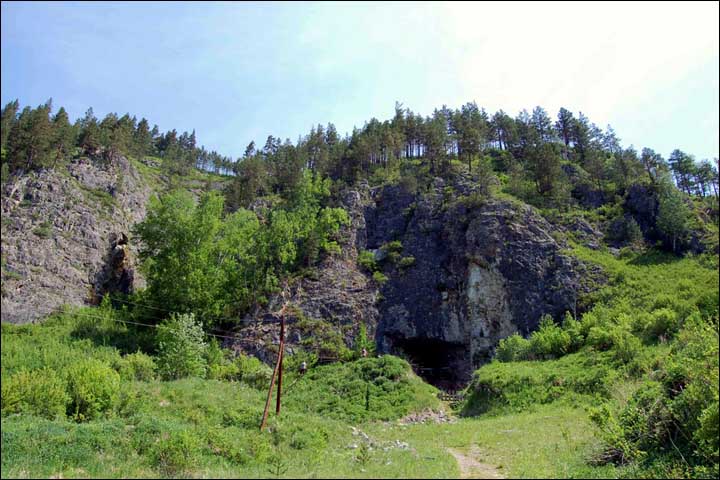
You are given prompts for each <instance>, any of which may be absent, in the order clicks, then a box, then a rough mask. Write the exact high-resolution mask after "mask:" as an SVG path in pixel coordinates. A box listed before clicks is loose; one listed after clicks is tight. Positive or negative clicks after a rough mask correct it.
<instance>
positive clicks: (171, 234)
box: [136, 172, 348, 325]
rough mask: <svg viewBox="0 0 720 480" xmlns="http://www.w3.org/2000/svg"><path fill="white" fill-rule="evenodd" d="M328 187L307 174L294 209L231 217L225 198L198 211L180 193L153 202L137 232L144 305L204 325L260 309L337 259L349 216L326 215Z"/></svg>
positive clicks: (330, 211) (211, 198) (214, 196)
mask: <svg viewBox="0 0 720 480" xmlns="http://www.w3.org/2000/svg"><path fill="white" fill-rule="evenodd" d="M329 193H330V192H329V182H328V180H323V179H321V178H320V177H318V176H316V175H313V174H311V173H309V172H308V173H306V174H305V175H304V176H303V178H302V181H301V183H299V185H298V186H297V188H296V190H295V192H294V193H293V202H285V203H282V204H280V205H277V206H276V207H275V208H271V209H267V210H265V211H261V212H259V215H260V216H258V214H256V213H254V212H252V211H249V210H245V209H239V210H237V211H235V212H233V213H229V214H226V213H225V211H224V206H223V202H224V200H223V197H222V196H221V195H219V194H218V193H217V192H210V193H207V194H205V195H204V196H203V197H202V198H201V199H200V201H199V202H198V203H197V204H196V203H195V201H194V200H193V198H192V196H190V195H189V194H188V193H186V192H182V191H177V192H174V193H170V194H168V195H165V196H163V197H162V198H160V199H157V200H154V201H152V202H151V204H150V206H149V208H148V213H147V217H146V218H145V220H144V221H143V222H141V223H140V224H138V225H137V228H136V233H137V234H138V235H139V237H140V239H141V240H142V242H143V243H142V245H143V249H142V251H141V254H140V255H141V258H142V259H143V260H144V262H143V271H144V273H145V276H146V278H147V280H148V288H147V290H146V291H145V292H144V297H143V299H144V300H145V301H149V302H150V303H151V304H152V305H154V306H155V307H156V308H159V309H161V310H163V311H169V312H183V313H194V314H196V315H197V317H198V319H200V320H201V322H202V323H203V324H204V325H213V324H215V323H217V322H218V321H221V320H228V319H231V318H232V317H233V316H235V315H242V314H244V313H245V312H246V311H247V309H248V308H250V307H251V306H253V305H255V304H257V303H263V302H264V301H265V298H266V296H267V295H268V294H269V293H270V292H272V291H275V290H276V289H277V288H278V286H279V285H280V282H281V280H282V279H283V278H286V277H287V276H288V275H290V274H292V273H293V272H296V271H297V270H298V269H300V268H302V267H305V266H310V265H313V264H314V263H315V262H316V261H317V260H318V258H319V255H321V254H323V253H327V252H333V251H337V244H336V243H335V242H334V240H333V235H334V234H335V233H336V232H337V231H338V229H339V227H340V226H341V225H342V224H344V223H346V222H347V221H348V217H347V213H346V212H345V211H344V210H342V209H338V208H330V207H324V206H323V202H324V200H325V199H326V197H327V196H328V195H329Z"/></svg>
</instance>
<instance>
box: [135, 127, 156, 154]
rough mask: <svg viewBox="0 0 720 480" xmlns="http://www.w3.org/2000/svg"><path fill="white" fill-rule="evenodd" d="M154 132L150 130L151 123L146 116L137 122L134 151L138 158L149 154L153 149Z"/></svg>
mask: <svg viewBox="0 0 720 480" xmlns="http://www.w3.org/2000/svg"><path fill="white" fill-rule="evenodd" d="M152 140H153V139H152V133H151V132H150V124H149V123H148V121H147V120H146V119H144V118H142V119H141V120H140V122H138V124H137V128H136V129H135V132H134V133H133V151H134V155H135V156H136V157H138V158H143V157H144V156H146V155H149V154H150V153H151V151H152Z"/></svg>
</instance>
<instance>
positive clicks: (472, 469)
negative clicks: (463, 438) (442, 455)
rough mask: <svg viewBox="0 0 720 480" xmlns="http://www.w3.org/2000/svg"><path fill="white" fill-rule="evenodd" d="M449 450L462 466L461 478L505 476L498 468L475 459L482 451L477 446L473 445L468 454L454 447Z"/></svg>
mask: <svg viewBox="0 0 720 480" xmlns="http://www.w3.org/2000/svg"><path fill="white" fill-rule="evenodd" d="M447 450H448V452H450V454H451V455H452V456H453V457H455V460H457V463H458V466H459V467H460V478H504V477H503V476H502V475H501V474H500V472H498V469H497V468H495V467H493V466H492V465H488V464H487V463H480V462H478V461H477V460H475V457H477V456H478V455H479V453H480V452H479V450H478V449H477V448H476V447H472V448H471V449H470V452H469V453H468V454H464V453H461V452H460V451H459V450H456V449H454V448H448V449H447Z"/></svg>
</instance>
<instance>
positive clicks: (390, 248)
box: [380, 240, 403, 264]
mask: <svg viewBox="0 0 720 480" xmlns="http://www.w3.org/2000/svg"><path fill="white" fill-rule="evenodd" d="M380 249H381V250H382V251H383V252H385V259H386V260H387V261H388V262H390V263H392V264H397V263H398V262H399V261H400V258H401V255H400V254H401V252H402V249H403V245H402V242H401V241H400V240H393V241H392V242H388V243H385V244H383V245H381V246H380Z"/></svg>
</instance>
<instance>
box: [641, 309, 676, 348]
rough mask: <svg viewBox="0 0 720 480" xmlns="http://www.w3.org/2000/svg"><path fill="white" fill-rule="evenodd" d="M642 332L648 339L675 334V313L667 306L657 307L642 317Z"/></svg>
mask: <svg viewBox="0 0 720 480" xmlns="http://www.w3.org/2000/svg"><path fill="white" fill-rule="evenodd" d="M641 328H642V333H643V334H644V336H645V337H647V338H648V339H650V340H657V339H660V338H666V339H667V338H668V337H672V336H673V335H675V333H676V332H677V329H678V321H677V314H676V313H675V311H674V310H671V309H669V308H658V309H657V310H653V311H652V312H651V313H650V314H649V315H648V316H646V317H644V322H643V324H642V325H641Z"/></svg>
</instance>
